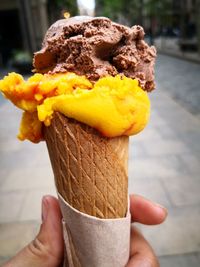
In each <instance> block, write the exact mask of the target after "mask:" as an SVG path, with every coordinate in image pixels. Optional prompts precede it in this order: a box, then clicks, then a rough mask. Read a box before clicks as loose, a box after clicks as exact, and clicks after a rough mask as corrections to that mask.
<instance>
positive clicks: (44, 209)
mask: <svg viewBox="0 0 200 267" xmlns="http://www.w3.org/2000/svg"><path fill="white" fill-rule="evenodd" d="M47 214H48V201H47V198H46V197H43V198H42V221H43V222H44V221H46V218H47Z"/></svg>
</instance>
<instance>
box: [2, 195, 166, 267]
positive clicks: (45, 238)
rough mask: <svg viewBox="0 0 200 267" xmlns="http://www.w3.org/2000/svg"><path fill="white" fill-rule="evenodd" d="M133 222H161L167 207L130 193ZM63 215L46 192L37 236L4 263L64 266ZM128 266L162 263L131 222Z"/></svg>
mask: <svg viewBox="0 0 200 267" xmlns="http://www.w3.org/2000/svg"><path fill="white" fill-rule="evenodd" d="M130 212H131V215H132V222H139V223H142V224H147V225H156V224H160V223H162V222H163V221H164V220H165V219H166V217H167V210H166V209H165V208H163V207H161V206H160V205H158V204H156V203H153V202H151V201H149V200H147V199H145V198H143V197H141V196H137V195H131V196H130ZM61 220H62V215H61V211H60V207H59V203H58V200H57V199H56V198H55V197H52V196H45V197H43V200H42V224H41V227H40V231H39V233H38V235H37V236H36V238H35V239H34V240H33V241H32V242H31V243H30V244H28V245H27V246H26V247H25V248H24V249H22V250H21V251H20V252H19V253H18V254H17V255H16V256H15V257H13V258H12V259H11V260H9V261H8V262H7V263H5V264H4V265H3V266H2V267H30V266H31V267H41V266H43V267H59V266H62V261H63V253H64V241H63V236H62V223H61ZM126 267H159V263H158V260H157V258H156V256H155V254H154V252H153V250H152V248H151V246H150V245H149V244H148V242H147V241H146V240H145V238H144V237H143V235H142V234H141V233H140V232H139V230H137V229H136V227H135V226H134V225H133V224H132V227H131V247H130V259H129V262H128V263H127V266H126Z"/></svg>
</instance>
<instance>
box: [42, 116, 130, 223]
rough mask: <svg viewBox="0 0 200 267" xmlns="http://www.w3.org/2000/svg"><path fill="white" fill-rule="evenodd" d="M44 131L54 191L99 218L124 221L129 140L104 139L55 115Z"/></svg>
mask: <svg viewBox="0 0 200 267" xmlns="http://www.w3.org/2000/svg"><path fill="white" fill-rule="evenodd" d="M43 131H44V138H45V140H46V143H47V147H48V151H49V156H50V160H51V164H52V168H53V172H54V177H55V183H56V187H57V191H58V192H59V193H60V194H61V196H62V197H63V198H64V199H65V201H67V202H68V203H69V204H70V205H71V206H72V207H74V208H75V209H77V210H79V211H81V212H83V213H86V214H88V215H92V216H96V217H98V218H104V219H108V218H123V217H125V216H126V212H127V195H128V175H127V161H128V137H126V136H121V137H115V138H106V137H103V136H102V135H101V134H100V133H99V132H98V131H96V130H95V129H93V128H91V127H89V126H87V125H85V124H83V123H80V122H77V121H76V120H73V119H69V118H67V117H65V116H64V115H62V114H61V113H58V112H55V113H54V118H53V119H52V121H51V125H50V126H48V127H44V129H43Z"/></svg>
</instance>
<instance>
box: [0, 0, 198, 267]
mask: <svg viewBox="0 0 200 267" xmlns="http://www.w3.org/2000/svg"><path fill="white" fill-rule="evenodd" d="M65 12H69V13H70V14H71V16H73V15H77V14H81V15H91V16H93V15H96V16H107V17H109V18H111V19H113V20H114V21H116V22H119V23H123V24H126V25H129V26H131V25H134V24H140V25H142V26H143V27H144V29H145V32H146V37H145V39H146V41H147V42H148V43H149V44H151V45H155V46H156V48H157V50H158V58H157V62H156V87H157V88H156V90H155V91H154V92H152V93H151V94H150V98H151V103H152V112H151V119H150V123H149V125H148V126H147V128H146V129H145V130H144V131H143V132H142V133H140V134H139V135H137V136H134V137H132V138H131V141H130V152H129V191H130V192H134V193H137V194H141V195H144V196H145V197H146V198H149V199H151V200H153V201H156V202H159V203H160V204H161V205H164V206H165V207H167V208H168V211H169V215H168V219H167V221H166V222H165V223H164V224H163V225H160V226H153V227H152V226H151V227H149V226H139V227H140V228H141V229H142V231H143V233H144V235H145V237H146V238H147V240H149V242H151V244H152V246H153V248H154V249H155V251H156V254H157V255H158V256H159V259H160V264H161V267H162V266H163V267H165V266H170V267H171V266H172V267H173V266H176V267H177V266H181V267H185V266H187V267H188V266H190V267H197V266H198V267H199V266H200V230H199V229H200V193H199V192H200V0H179V1H175V0H162V1H161V0H160V1H159V0H140V1H139V0H129V1H127V0H97V1H93V0H78V1H77V2H76V1H73V0H1V1H0V78H2V77H3V76H4V75H5V74H7V73H8V72H10V71H13V70H14V71H17V72H19V73H22V74H23V75H25V77H28V76H29V75H31V69H32V57H33V52H34V51H37V50H39V49H40V47H41V43H42V39H43V37H44V34H45V32H46V30H47V28H48V27H49V26H50V25H51V24H52V23H53V22H54V21H56V20H57V19H59V18H63V14H64V13H65ZM0 116H1V120H0V264H1V263H3V262H4V261H6V260H7V259H9V258H10V257H12V256H13V255H14V254H15V253H16V252H17V251H19V249H20V248H22V247H23V246H24V245H25V244H27V243H28V242H29V241H30V240H31V239H32V238H33V237H34V236H35V234H36V233H37V231H38V227H39V225H40V205H41V204H40V203H41V198H42V196H43V195H44V194H52V195H56V192H55V188H54V181H53V174H52V170H51V166H50V162H49V159H48V154H47V150H46V146H45V143H43V142H41V143H39V144H38V145H33V144H31V143H29V142H19V141H18V140H17V139H16V138H15V136H16V134H17V132H18V127H19V122H20V117H21V111H20V110H17V109H16V108H15V107H13V106H12V105H11V104H10V103H8V102H7V101H6V100H4V99H3V97H2V96H0Z"/></svg>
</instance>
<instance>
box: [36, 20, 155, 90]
mask: <svg viewBox="0 0 200 267" xmlns="http://www.w3.org/2000/svg"><path fill="white" fill-rule="evenodd" d="M155 57H156V50H155V48H154V47H153V46H151V47H150V46H148V44H147V43H146V42H145V41H144V30H143V28H142V27H141V26H133V27H131V28H129V27H126V26H123V25H120V24H117V23H114V22H112V21H111V20H110V19H108V18H104V17H96V18H95V17H89V16H77V17H72V18H69V19H62V20H59V21H57V22H56V23H54V24H53V25H52V26H51V27H50V28H49V30H48V31H47V33H46V36H45V38H44V41H43V46H42V49H41V50H40V51H38V52H37V53H35V55H34V60H33V65H34V67H35V71H36V72H39V73H60V72H62V73H63V72H66V71H71V72H75V73H76V74H78V75H85V76H86V77H87V78H88V79H90V80H91V81H96V80H98V79H99V78H100V77H104V76H107V75H112V76H115V75H117V74H122V75H125V76H127V77H130V78H136V79H138V80H139V82H140V85H141V87H142V88H143V89H145V90H147V91H151V90H153V89H154V86H155V84H154V63H155Z"/></svg>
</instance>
